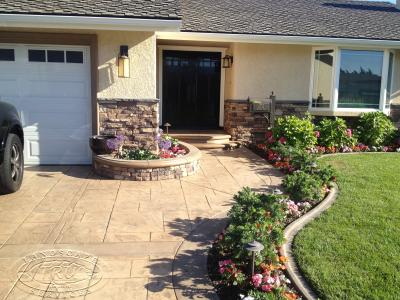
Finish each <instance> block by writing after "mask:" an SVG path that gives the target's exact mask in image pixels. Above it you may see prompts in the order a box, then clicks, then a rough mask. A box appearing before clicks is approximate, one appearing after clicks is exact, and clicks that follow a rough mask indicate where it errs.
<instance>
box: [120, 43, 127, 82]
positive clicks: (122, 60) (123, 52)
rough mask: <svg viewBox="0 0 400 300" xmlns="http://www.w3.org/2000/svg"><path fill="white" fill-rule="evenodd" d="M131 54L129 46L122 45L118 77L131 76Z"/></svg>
mask: <svg viewBox="0 0 400 300" xmlns="http://www.w3.org/2000/svg"><path fill="white" fill-rule="evenodd" d="M129 76H130V72H129V55H128V46H126V45H124V46H120V48H119V56H118V77H122V78H129Z"/></svg>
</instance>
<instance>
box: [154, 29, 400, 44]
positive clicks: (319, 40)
mask: <svg viewBox="0 0 400 300" xmlns="http://www.w3.org/2000/svg"><path fill="white" fill-rule="evenodd" d="M157 39H160V40H186V41H208V42H226V43H235V42H236V43H263V44H296V45H321V46H324V45H335V46H347V45H348V46H350V45H351V46H360V47H363V46H365V47H390V48H400V40H380V39H367V38H340V37H316V36H294V35H293V36H290V35H261V34H232V33H208V32H157Z"/></svg>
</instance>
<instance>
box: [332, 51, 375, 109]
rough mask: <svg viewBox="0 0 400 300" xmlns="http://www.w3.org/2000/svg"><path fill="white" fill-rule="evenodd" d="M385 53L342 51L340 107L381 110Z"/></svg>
mask: <svg viewBox="0 0 400 300" xmlns="http://www.w3.org/2000/svg"><path fill="white" fill-rule="evenodd" d="M382 67H383V51H365V50H362V51H358V50H357V51H355V50H341V53H340V79H339V97H338V107H340V108H375V109H378V108H379V102H380V98H381V83H382V82H381V81H382Z"/></svg>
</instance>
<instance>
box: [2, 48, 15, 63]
mask: <svg viewBox="0 0 400 300" xmlns="http://www.w3.org/2000/svg"><path fill="white" fill-rule="evenodd" d="M0 61H15V53H14V49H0Z"/></svg>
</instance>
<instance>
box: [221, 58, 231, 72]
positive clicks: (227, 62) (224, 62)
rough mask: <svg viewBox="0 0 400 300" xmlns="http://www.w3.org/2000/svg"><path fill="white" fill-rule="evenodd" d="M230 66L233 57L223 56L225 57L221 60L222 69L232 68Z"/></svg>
mask: <svg viewBox="0 0 400 300" xmlns="http://www.w3.org/2000/svg"><path fill="white" fill-rule="evenodd" d="M232 64H233V56H231V55H225V56H224V57H223V58H222V67H223V68H224V69H228V68H230V67H232Z"/></svg>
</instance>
